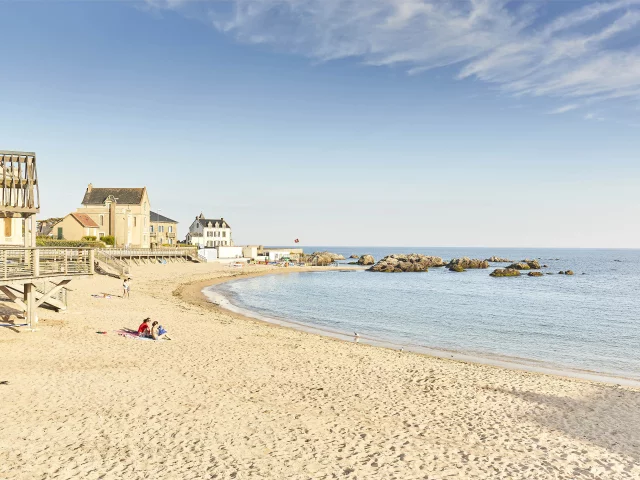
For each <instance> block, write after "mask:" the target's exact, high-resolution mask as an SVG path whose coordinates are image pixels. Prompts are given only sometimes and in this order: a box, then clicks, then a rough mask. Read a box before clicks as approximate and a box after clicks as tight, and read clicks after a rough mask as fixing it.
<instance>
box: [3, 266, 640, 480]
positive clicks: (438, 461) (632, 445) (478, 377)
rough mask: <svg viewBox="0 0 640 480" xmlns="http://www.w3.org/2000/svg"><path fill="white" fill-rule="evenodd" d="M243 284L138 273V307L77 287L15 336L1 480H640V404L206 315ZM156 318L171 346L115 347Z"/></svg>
mask: <svg viewBox="0 0 640 480" xmlns="http://www.w3.org/2000/svg"><path fill="white" fill-rule="evenodd" d="M268 268H269V267H250V268H247V269H245V271H246V272H251V271H253V272H264V271H265V269H268ZM238 274H239V272H238V271H237V270H232V269H230V268H229V267H222V266H219V265H215V264H168V265H148V266H142V267H136V268H134V269H133V272H132V277H133V282H132V288H131V298H130V299H128V300H127V299H121V298H119V295H120V293H121V292H120V291H121V281H119V280H117V279H113V278H110V277H104V276H97V275H96V276H94V277H93V278H89V279H84V280H76V281H73V282H72V283H71V284H70V287H71V288H72V289H73V291H72V292H71V293H70V306H69V309H68V310H67V311H66V312H60V313H55V312H51V311H47V310H40V311H39V317H40V323H39V329H38V331H37V332H28V331H20V332H19V333H18V331H16V329H12V328H0V365H1V367H0V382H8V383H7V384H0V478H2V479H68V478H83V479H120V478H124V479H135V478H154V479H158V478H162V479H210V478H216V479H229V478H236V479H245V478H269V479H333V478H340V479H342V478H344V479H356V478H357V479H399V480H407V479H444V478H447V479H449V478H461V479H467V478H469V479H496V478H505V479H506V478H509V479H626V478H629V479H638V478H640V389H637V388H635V389H634V388H629V387H618V386H615V385H607V384H600V383H596V382H589V381H583V380H576V379H568V378H562V377H556V376H551V375H544V374H539V373H529V372H523V371H517V370H510V369H505V368H499V367H493V366H486V365H479V364H472V363H464V362H457V361H452V360H446V359H439V358H433V357H428V356H425V355H419V354H415V353H409V352H402V353H401V352H398V351H394V350H390V349H385V348H379V347H372V346H368V345H364V344H356V343H350V342H343V341H338V340H334V339H331V338H327V337H322V336H319V335H315V334H310V333H305V332H301V331H297V330H293V329H290V328H282V327H277V326H273V325H268V324H265V323H262V322H259V321H257V320H251V319H246V318H243V317H241V316H239V315H237V314H232V313H230V312H227V311H224V310H222V309H220V308H218V307H216V306H214V305H211V304H209V303H207V302H206V301H205V300H204V297H203V296H202V295H201V293H200V290H201V289H202V287H203V286H205V285H209V284H212V283H214V281H216V280H215V279H219V278H222V277H229V276H231V275H234V276H237V275H238ZM102 292H108V293H111V294H112V295H114V297H113V298H111V299H101V298H93V297H91V294H96V293H102ZM10 305H11V304H9V303H7V304H6V305H5V307H7V306H8V307H7V308H9V310H10ZM7 308H5V313H9V310H8V309H7ZM146 316H150V317H151V318H152V319H158V320H160V321H161V323H162V324H163V325H164V326H165V327H166V328H167V330H169V333H170V335H171V337H172V339H173V340H171V341H162V342H153V341H142V340H136V339H127V338H124V337H122V336H118V335H116V334H115V333H114V331H115V330H117V329H120V328H123V327H129V328H134V329H135V328H137V326H138V324H139V323H140V321H141V319H142V318H144V317H146ZM103 330H104V331H107V332H108V334H106V335H101V334H97V333H96V332H97V331H103Z"/></svg>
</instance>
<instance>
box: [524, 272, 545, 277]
mask: <svg viewBox="0 0 640 480" xmlns="http://www.w3.org/2000/svg"><path fill="white" fill-rule="evenodd" d="M527 275H529V276H530V277H544V273H542V272H529V273H527Z"/></svg>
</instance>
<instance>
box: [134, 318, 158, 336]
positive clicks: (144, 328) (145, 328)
mask: <svg viewBox="0 0 640 480" xmlns="http://www.w3.org/2000/svg"><path fill="white" fill-rule="evenodd" d="M149 320H151V319H150V318H145V319H144V320H143V321H142V323H141V324H140V326H139V327H138V336H139V337H148V336H149V335H150V334H151V329H150V327H149ZM155 323H158V322H154V324H155Z"/></svg>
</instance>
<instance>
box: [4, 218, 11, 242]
mask: <svg viewBox="0 0 640 480" xmlns="http://www.w3.org/2000/svg"><path fill="white" fill-rule="evenodd" d="M12 223H13V220H12V219H11V218H7V217H5V219H4V236H5V237H7V238H8V237H11V235H12V234H13V232H12V231H11V227H12Z"/></svg>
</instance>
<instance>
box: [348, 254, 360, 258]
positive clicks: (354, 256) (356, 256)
mask: <svg viewBox="0 0 640 480" xmlns="http://www.w3.org/2000/svg"><path fill="white" fill-rule="evenodd" d="M349 258H360V257H358V255H356V254H355V253H354V254H353V255H350V256H349Z"/></svg>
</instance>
